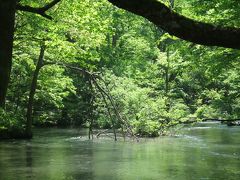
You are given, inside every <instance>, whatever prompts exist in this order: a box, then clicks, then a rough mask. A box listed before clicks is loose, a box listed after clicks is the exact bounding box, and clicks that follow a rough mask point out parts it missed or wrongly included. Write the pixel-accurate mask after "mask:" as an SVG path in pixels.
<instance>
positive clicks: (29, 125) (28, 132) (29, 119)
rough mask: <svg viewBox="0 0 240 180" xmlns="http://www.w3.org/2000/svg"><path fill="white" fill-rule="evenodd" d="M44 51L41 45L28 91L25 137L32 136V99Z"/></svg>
mask: <svg viewBox="0 0 240 180" xmlns="http://www.w3.org/2000/svg"><path fill="white" fill-rule="evenodd" d="M44 51H45V46H44V45H42V46H41V50H40V55H39V58H38V62H37V65H36V69H35V71H34V74H33V79H32V84H31V89H30V93H29V99H28V106H27V127H26V135H27V137H29V138H31V137H32V110H33V101H34V95H35V92H36V88H37V80H38V74H39V72H40V69H41V68H42V67H43V57H44Z"/></svg>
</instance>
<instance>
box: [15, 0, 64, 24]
mask: <svg viewBox="0 0 240 180" xmlns="http://www.w3.org/2000/svg"><path fill="white" fill-rule="evenodd" d="M60 1H61V0H53V1H51V2H50V3H48V4H46V5H45V6H43V7H38V8H35V7H31V6H28V5H25V6H24V5H21V4H17V7H16V8H17V10H20V11H26V12H31V13H35V14H39V15H41V16H43V17H45V18H47V19H50V20H52V17H51V16H49V15H47V14H46V11H47V10H49V9H51V8H52V7H53V6H55V5H56V4H57V3H59V2H60Z"/></svg>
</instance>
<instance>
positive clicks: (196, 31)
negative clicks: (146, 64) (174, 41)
mask: <svg viewBox="0 0 240 180" xmlns="http://www.w3.org/2000/svg"><path fill="white" fill-rule="evenodd" d="M108 1H109V2H111V3H112V4H114V5H115V6H117V7H119V8H122V9H125V10H127V11H130V12H132V13H134V14H137V15H140V16H142V17H145V18H146V19H148V20H149V21H151V22H153V23H154V24H155V25H157V26H159V27H160V28H162V29H163V30H165V31H167V32H168V33H169V34H171V35H174V36H176V37H179V38H181V39H184V40H186V41H190V42H193V43H197V44H202V45H207V46H220V47H227V48H234V49H240V28H234V27H219V26H215V25H212V24H209V23H204V22H198V21H196V20H193V19H189V18H187V17H185V16H182V15H180V14H178V13H176V12H174V11H172V10H171V9H170V8H168V7H167V6H166V5H164V4H163V3H161V2H159V1H158V0H108Z"/></svg>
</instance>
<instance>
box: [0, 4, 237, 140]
mask: <svg viewBox="0 0 240 180" xmlns="http://www.w3.org/2000/svg"><path fill="white" fill-rule="evenodd" d="M12 1H13V0H12ZM110 2H112V3H113V4H114V5H117V6H119V7H121V8H123V9H127V10H128V11H126V10H123V9H119V8H117V7H116V6H113V4H111V3H109V2H108V1H106V0H101V1H99V0H84V1H77V0H71V1H70V0H62V1H60V0H57V1H56V0H54V1H52V2H51V1H44V0H37V1H30V0H20V1H17V2H16V4H17V5H16V10H15V11H16V13H15V23H14V27H13V45H12V49H13V51H12V55H11V56H10V58H11V59H12V61H11V62H8V65H6V63H5V62H4V59H7V58H8V57H7V56H6V54H4V53H5V52H4V48H5V49H6V47H4V46H6V44H7V43H5V44H4V43H3V42H6V38H5V39H4V37H3V35H4V33H5V32H4V31H3V30H4V29H3V26H2V27H1V41H2V42H1V49H2V52H1V56H0V57H1V58H2V59H1V66H2V67H0V71H1V77H0V80H1V83H0V84H1V88H0V90H1V107H2V108H1V109H0V114H1V116H0V136H1V137H2V138H8V137H13V138H27V137H29V138H31V137H32V126H34V127H70V126H77V127H87V128H89V131H90V132H89V134H90V133H91V132H92V130H93V129H113V130H114V131H116V130H120V129H121V131H122V132H124V133H126V134H128V135H131V136H140V137H141V136H145V137H156V136H159V135H165V134H167V132H168V129H169V128H170V127H172V126H175V125H178V124H183V123H189V122H196V121H202V120H206V119H215V120H236V119H239V118H240V91H239V88H240V81H239V74H240V64H239V62H240V61H239V59H240V56H239V55H240V51H239V50H238V48H239V38H238V37H239V34H240V33H239V31H240V30H239V29H237V27H239V26H240V24H239V21H238V19H239V18H240V17H239V16H240V14H239V8H240V4H239V3H237V2H236V1H227V0H221V1H217V0H213V1H204V2H202V1H199V0H190V1H186V0H175V1H173V0H172V1H167V0H165V1H161V2H158V1H152V0H150V1H147V0H141V2H140V1H131V2H126V3H121V2H122V1H110ZM4 3H5V4H4ZM134 3H135V5H136V3H138V4H139V5H138V6H135V5H134ZM144 3H146V5H145V7H148V8H149V9H151V8H152V7H153V8H152V9H151V11H154V10H159V9H160V8H166V13H165V14H164V12H165V9H163V10H162V11H163V14H164V15H163V16H166V17H165V18H164V19H166V20H165V21H166V22H165V21H164V22H165V25H164V24H163V25H162V24H161V23H164V22H163V20H162V21H161V22H159V21H160V20H156V19H157V18H158V14H157V15H156V17H155V16H154V15H155V14H156V13H152V14H153V15H148V13H146V12H145V11H146V10H145V9H146V8H145V7H143V6H144ZM147 3H149V4H147ZM158 3H159V7H158ZM6 4H7V3H6V1H4V0H2V1H1V7H0V8H1V9H3V8H5V9H7V8H6V6H7V5H6ZM160 6H163V7H160ZM134 7H135V9H134ZM137 8H139V9H137ZM141 9H142V10H141ZM167 10H168V11H169V12H168V11H167ZM129 11H130V12H129ZM132 12H133V13H132ZM3 13H4V12H3V11H2V12H1V16H4V14H3ZM134 13H135V14H139V15H141V16H143V17H141V16H138V15H135V14H134ZM144 13H145V14H146V15H145V14H144ZM167 13H171V14H172V15H171V14H170V15H169V16H170V17H168V18H167V15H168V14H167ZM174 15H175V16H176V19H177V18H178V19H179V18H182V19H180V20H179V21H180V22H182V23H183V27H180V28H181V29H182V30H181V33H179V32H178V31H179V30H178V28H179V27H177V26H178V24H177V22H175V23H176V24H175V26H176V27H174V24H173V25H169V24H170V23H169V24H167V22H171V21H174V19H172V20H171V18H174ZM159 16H161V14H159ZM184 18H185V19H184ZM148 19H149V20H150V21H149V20H148ZM162 19H163V18H162ZM184 20H185V21H186V22H183V21H184ZM176 21H177V20H176ZM188 21H189V22H188ZM152 22H153V23H152ZM159 23H160V24H159ZM201 23H202V24H201ZM7 25H8V23H7ZM7 25H6V27H7ZM187 25H188V26H189V28H188V27H186V26H187ZM214 25H217V26H216V27H215V29H214V30H213V32H210V28H211V27H214ZM179 26H181V25H179ZM194 26H196V27H194ZM197 26H199V27H200V26H201V27H200V28H198V27H197ZM205 26H206V27H205ZM210 26H211V27H210ZM229 27H231V28H229ZM171 28H172V29H171ZM194 28H197V30H194ZM201 28H202V29H203V30H202V29H201ZM204 28H205V29H206V30H204ZM218 28H219V32H218ZM188 31H189V32H188ZM200 31H203V32H200ZM223 32H224V33H225V34H224V35H223ZM231 32H235V34H234V33H231ZM204 33H206V34H204ZM212 33H216V35H213V34H212ZM234 35H235V36H234ZM195 36H196V37H195ZM208 36H209V37H208ZM215 36H216V37H215ZM211 38H212V39H211ZM218 38H220V39H218ZM221 38H222V39H221ZM237 38H238V39H237ZM182 39H185V40H182ZM225 40H226V41H225ZM234 40H235V42H234ZM204 45H208V46H204ZM7 66H8V67H9V68H10V70H9V71H8V76H10V77H9V80H8V78H7V76H6V71H7V68H5V67H7ZM9 68H8V69H9ZM7 81H9V83H8V82H7ZM6 84H7V85H8V86H7V87H8V88H7V93H6V95H5V97H4V88H5V87H6Z"/></svg>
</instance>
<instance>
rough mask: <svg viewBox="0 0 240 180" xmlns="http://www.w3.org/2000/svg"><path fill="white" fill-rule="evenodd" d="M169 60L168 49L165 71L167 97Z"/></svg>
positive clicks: (166, 92)
mask: <svg viewBox="0 0 240 180" xmlns="http://www.w3.org/2000/svg"><path fill="white" fill-rule="evenodd" d="M169 61H170V59H169V49H168V48H167V67H166V70H165V94H166V96H168V92H169V68H170V62H169Z"/></svg>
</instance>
